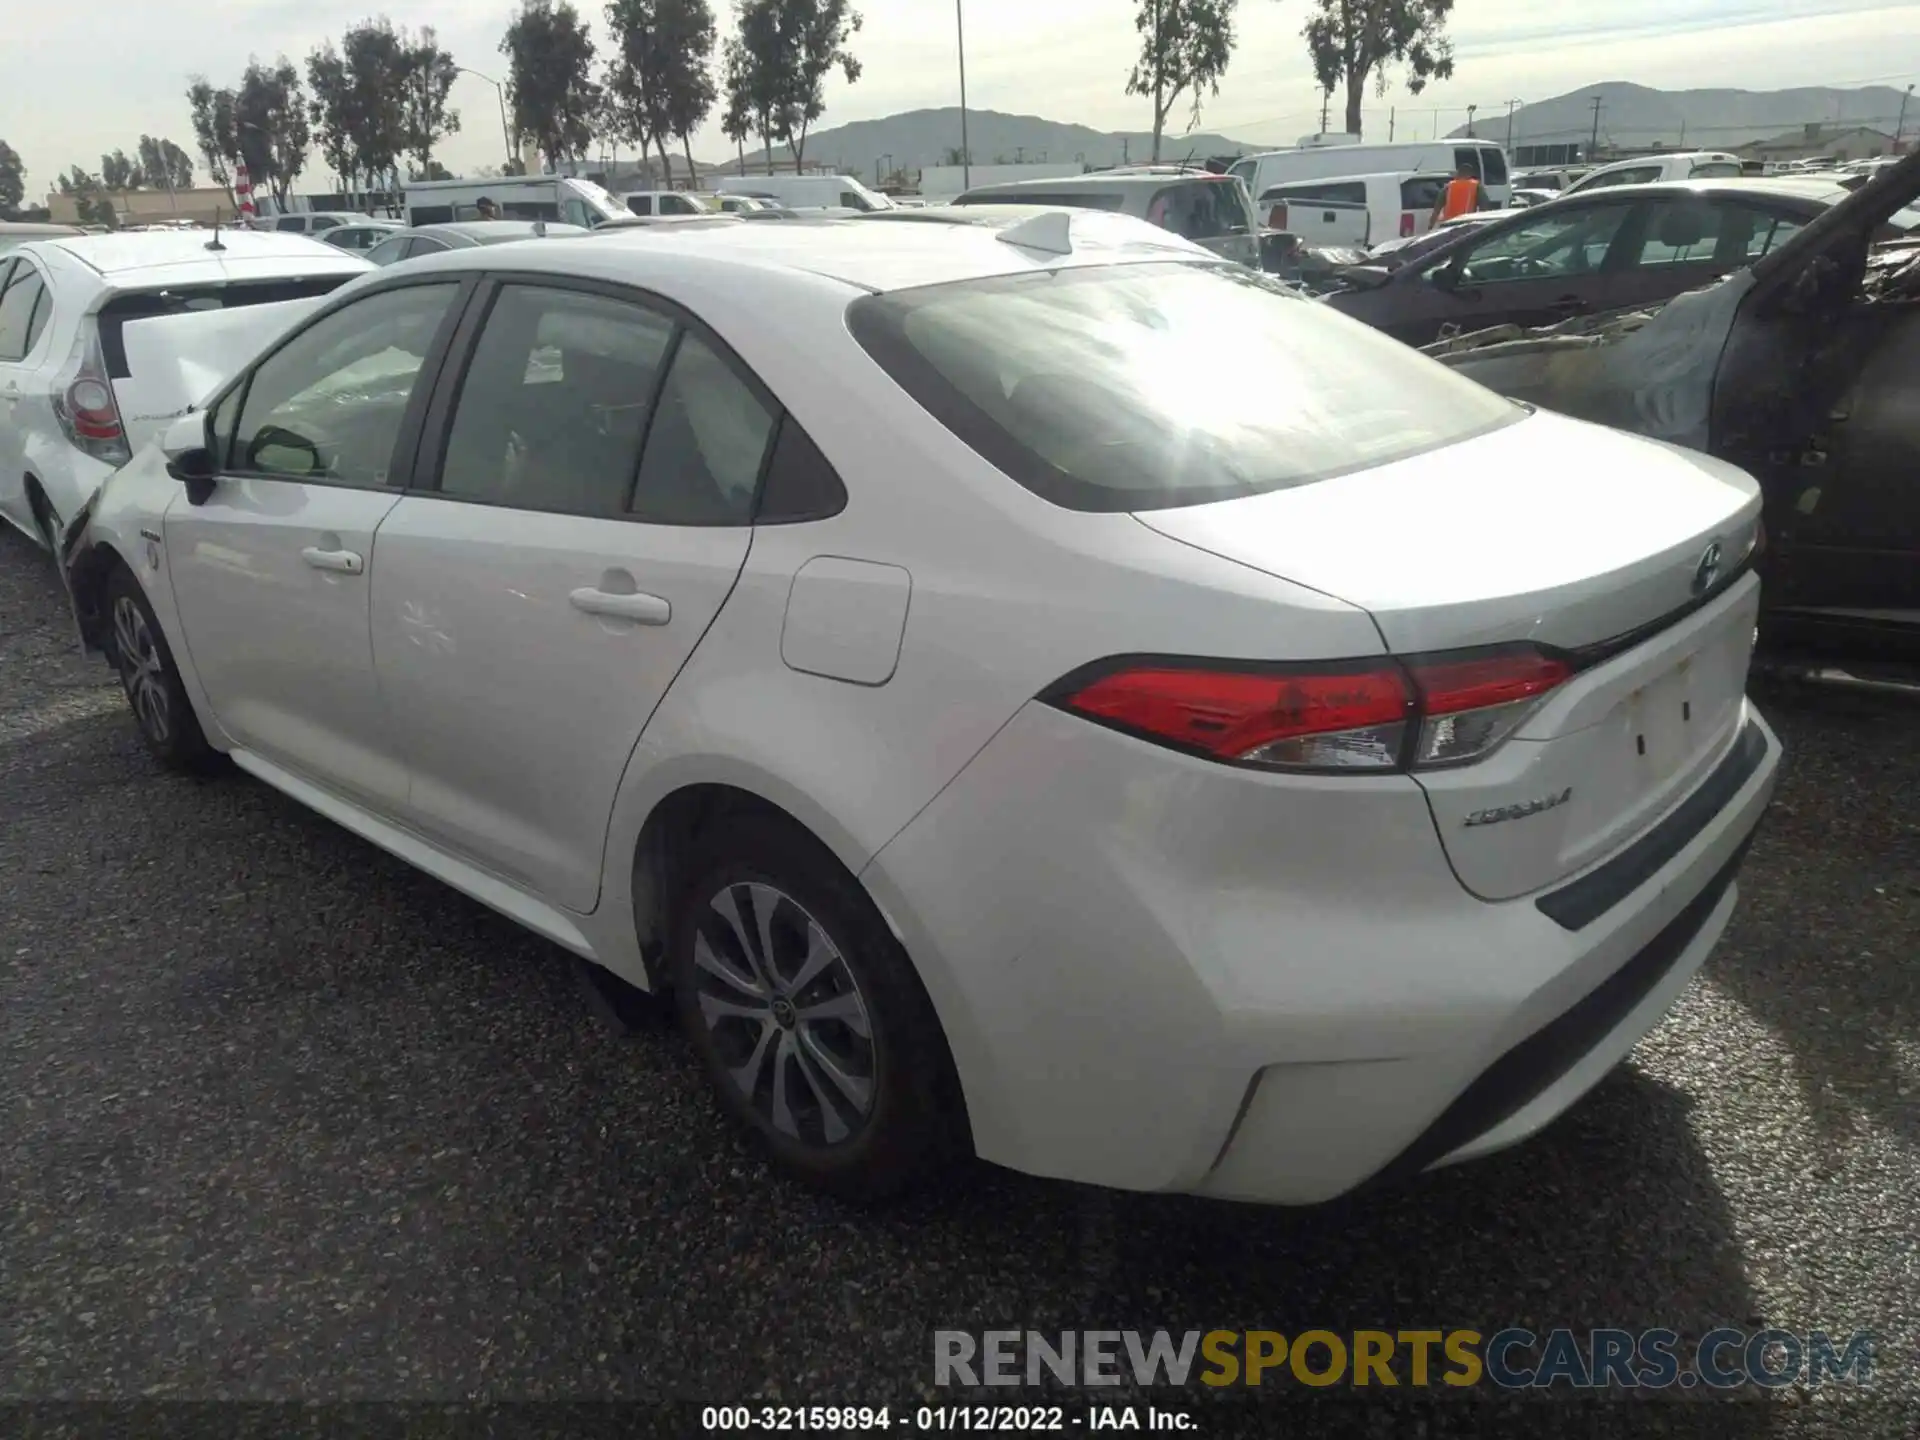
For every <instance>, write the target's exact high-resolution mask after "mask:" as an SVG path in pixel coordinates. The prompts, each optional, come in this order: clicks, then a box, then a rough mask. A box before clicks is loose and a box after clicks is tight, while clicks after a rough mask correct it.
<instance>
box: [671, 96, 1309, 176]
mask: <svg viewBox="0 0 1920 1440" xmlns="http://www.w3.org/2000/svg"><path fill="white" fill-rule="evenodd" d="M959 148H960V111H959V109H958V107H956V106H948V107H946V108H945V109H941V110H909V111H907V112H906V113H905V114H902V115H889V116H887V117H886V118H885V119H883V120H856V121H854V122H853V123H851V124H848V125H836V126H834V127H833V128H832V129H829V130H821V131H819V132H818V133H816V134H813V135H809V136H808V137H807V145H806V151H805V155H806V162H807V164H809V165H814V164H821V165H831V166H833V167H834V168H835V169H836V170H838V171H840V172H842V173H844V174H848V175H854V176H864V177H866V179H867V182H868V183H869V184H871V183H872V181H873V175H874V166H875V164H876V163H877V164H879V165H880V167H881V168H882V169H883V170H884V169H888V168H892V169H905V170H919V169H924V168H925V167H927V166H929V165H941V164H944V163H946V158H947V154H948V152H949V151H954V150H958V149H959ZM967 148H968V150H970V151H971V152H972V160H973V163H974V164H976V165H992V164H996V163H1006V164H1014V163H1017V162H1019V161H1021V160H1029V161H1032V160H1048V161H1052V162H1054V163H1055V164H1058V163H1061V162H1063V161H1074V160H1081V161H1083V162H1084V163H1086V164H1088V165H1119V164H1123V163H1125V162H1126V161H1128V160H1131V161H1133V162H1134V163H1135V164H1138V163H1140V162H1142V161H1145V160H1148V159H1150V158H1151V157H1152V155H1153V136H1152V135H1151V134H1149V133H1147V132H1145V131H1121V132H1117V133H1113V134H1109V133H1107V132H1106V131H1103V130H1094V129H1091V128H1089V127H1088V126H1085V125H1062V124H1060V123H1059V122H1058V121H1054V120H1042V119H1041V118H1040V117H1039V116H1038V115H1003V114H1002V113H1000V112H999V111H997V110H974V109H969V110H968V111H967ZM1270 148H1272V147H1271V146H1261V145H1251V144H1245V143H1243V142H1241V141H1238V140H1229V139H1227V138H1226V136H1224V135H1211V134H1204V133H1203V134H1197V135H1168V136H1165V137H1163V138H1162V140H1161V142H1160V158H1161V159H1162V160H1184V159H1185V158H1186V157H1187V156H1188V155H1193V156H1195V157H1198V158H1202V159H1204V158H1205V157H1207V156H1210V155H1238V154H1242V153H1247V152H1252V151H1256V150H1262V149H1270ZM787 153H788V152H787V148H786V147H785V146H784V145H782V146H776V147H774V154H775V155H776V156H777V157H779V158H782V159H784V158H786V156H787ZM756 162H758V164H759V165H760V166H761V167H763V168H764V166H765V164H766V152H765V151H764V150H758V149H755V150H749V151H748V152H747V169H748V170H749V171H752V170H753V169H754V167H755V164H756ZM701 163H702V166H703V168H704V167H705V166H706V165H708V164H712V165H715V166H718V167H719V168H721V169H723V170H725V169H731V168H733V166H734V165H736V164H737V163H738V159H737V156H731V155H730V156H727V157H725V159H722V158H721V157H718V156H715V157H713V158H712V159H711V160H710V161H706V160H703V161H702V162H701Z"/></svg>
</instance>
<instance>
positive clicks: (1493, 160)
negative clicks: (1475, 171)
mask: <svg viewBox="0 0 1920 1440" xmlns="http://www.w3.org/2000/svg"><path fill="white" fill-rule="evenodd" d="M1480 178H1481V179H1482V180H1484V181H1486V182H1487V184H1489V185H1504V184H1506V183H1507V152H1506V151H1504V150H1492V149H1488V150H1482V151H1481V152H1480Z"/></svg>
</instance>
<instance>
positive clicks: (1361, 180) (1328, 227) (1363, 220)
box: [1256, 170, 1451, 249]
mask: <svg viewBox="0 0 1920 1440" xmlns="http://www.w3.org/2000/svg"><path fill="white" fill-rule="evenodd" d="M1450 178H1451V177H1450V176H1446V175H1423V174H1418V173H1415V172H1413V171H1409V170H1393V171H1388V172H1386V173H1384V174H1379V175H1342V176H1338V177H1330V178H1328V179H1324V180H1292V181H1288V182H1287V183H1285V184H1282V185H1270V186H1268V187H1267V188H1266V189H1265V190H1263V191H1262V192H1261V194H1260V199H1259V203H1258V205H1257V206H1256V208H1257V209H1258V210H1259V212H1260V215H1261V218H1262V219H1263V220H1264V222H1265V223H1266V225H1267V226H1268V228H1269V229H1273V230H1285V231H1287V232H1289V233H1290V234H1294V235H1298V236H1299V237H1300V239H1301V240H1302V241H1303V242H1304V243H1306V244H1308V245H1313V246H1321V247H1324V246H1330V245H1331V246H1352V247H1356V248H1360V249H1365V248H1366V247H1367V246H1370V245H1379V244H1382V243H1384V242H1386V241H1388V240H1403V239H1407V238H1410V237H1411V236H1414V235H1420V234H1423V233H1425V232H1426V230H1427V229H1428V228H1429V225H1430V223H1431V221H1432V218H1433V207H1434V204H1435V202H1437V201H1438V200H1439V198H1440V195H1441V193H1442V192H1443V191H1444V190H1445V189H1446V186H1447V181H1448V180H1449V179H1450Z"/></svg>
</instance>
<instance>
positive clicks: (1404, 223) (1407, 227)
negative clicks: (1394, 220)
mask: <svg viewBox="0 0 1920 1440" xmlns="http://www.w3.org/2000/svg"><path fill="white" fill-rule="evenodd" d="M1413 225H1414V220H1413V212H1412V211H1411V210H1402V211H1401V212H1400V238H1401V239H1402V240H1405V239H1406V238H1407V237H1408V236H1410V235H1412V234H1413Z"/></svg>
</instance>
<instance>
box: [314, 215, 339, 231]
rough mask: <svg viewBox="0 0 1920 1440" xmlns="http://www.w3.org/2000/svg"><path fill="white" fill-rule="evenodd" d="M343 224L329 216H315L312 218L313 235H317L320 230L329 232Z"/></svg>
mask: <svg viewBox="0 0 1920 1440" xmlns="http://www.w3.org/2000/svg"><path fill="white" fill-rule="evenodd" d="M343 223H344V222H343V221H340V220H336V219H334V217H333V216H331V215H316V216H314V217H313V230H314V233H315V234H316V235H317V234H319V233H320V231H322V230H331V229H333V228H334V227H335V226H337V225H340V224H343Z"/></svg>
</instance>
